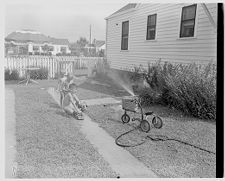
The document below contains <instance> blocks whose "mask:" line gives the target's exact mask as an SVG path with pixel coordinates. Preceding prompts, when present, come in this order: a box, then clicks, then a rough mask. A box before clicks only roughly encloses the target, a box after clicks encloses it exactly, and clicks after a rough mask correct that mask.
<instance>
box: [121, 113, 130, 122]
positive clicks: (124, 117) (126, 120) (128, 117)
mask: <svg viewBox="0 0 225 181" xmlns="http://www.w3.org/2000/svg"><path fill="white" fill-rule="evenodd" d="M121 120H122V121H123V123H128V122H129V121H130V116H128V115H127V114H126V113H125V114H124V115H122V117H121Z"/></svg>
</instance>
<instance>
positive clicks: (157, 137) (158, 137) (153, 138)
mask: <svg viewBox="0 0 225 181" xmlns="http://www.w3.org/2000/svg"><path fill="white" fill-rule="evenodd" d="M86 112H87V113H88V114H89V115H91V117H92V119H93V118H94V116H93V115H92V114H91V113H90V112H89V111H87V110H86ZM139 127H140V126H136V127H134V129H131V130H129V131H127V132H125V133H122V134H121V135H119V136H118V137H117V138H116V139H115V143H116V144H117V145H118V146H121V147H127V148H128V147H135V146H139V145H142V144H144V143H145V142H146V141H147V140H148V139H150V140H151V141H169V140H171V141H177V142H179V143H182V144H185V145H189V146H192V147H194V148H196V149H199V150H202V151H205V152H208V153H210V154H214V155H215V154H216V153H215V152H213V151H210V150H206V149H204V148H201V147H198V146H195V145H192V144H190V143H187V142H184V141H182V140H178V139H174V138H169V137H168V136H165V135H147V136H146V137H145V140H144V141H141V142H139V143H137V144H133V145H126V144H123V143H119V139H120V138H121V137H123V136H124V135H126V134H129V133H130V132H132V131H134V130H136V129H138V128H139Z"/></svg>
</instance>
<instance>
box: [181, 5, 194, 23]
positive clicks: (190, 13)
mask: <svg viewBox="0 0 225 181" xmlns="http://www.w3.org/2000/svg"><path fill="white" fill-rule="evenodd" d="M195 10H196V5H194V6H190V7H184V8H183V14H182V20H187V19H194V18H195Z"/></svg>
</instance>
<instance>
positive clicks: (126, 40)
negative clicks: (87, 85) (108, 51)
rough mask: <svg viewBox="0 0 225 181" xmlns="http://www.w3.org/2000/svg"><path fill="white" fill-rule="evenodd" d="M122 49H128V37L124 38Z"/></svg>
mask: <svg viewBox="0 0 225 181" xmlns="http://www.w3.org/2000/svg"><path fill="white" fill-rule="evenodd" d="M121 49H122V50H128V37H125V38H123V39H122V47H121Z"/></svg>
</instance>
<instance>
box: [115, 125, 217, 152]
mask: <svg viewBox="0 0 225 181" xmlns="http://www.w3.org/2000/svg"><path fill="white" fill-rule="evenodd" d="M138 128H139V126H137V127H135V128H134V129H131V130H129V131H127V132H125V133H123V134H121V135H120V136H118V137H117V138H116V140H115V143H116V144H117V145H118V146H121V147H135V146H139V145H142V144H143V143H145V142H146V141H147V139H150V140H151V141H169V140H171V141H177V142H179V143H182V144H185V145H189V146H192V147H194V148H196V149H199V150H202V151H205V152H208V153H210V154H216V153H215V152H213V151H210V150H206V149H204V148H201V147H198V146H195V145H192V144H190V143H187V142H184V141H182V140H178V139H174V138H169V137H167V136H165V135H147V136H146V137H145V140H144V141H141V142H140V143H137V144H134V145H125V144H122V143H119V141H118V140H119V139H120V138H121V137H122V136H124V135H126V134H128V133H130V132H132V131H134V130H136V129H138Z"/></svg>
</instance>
